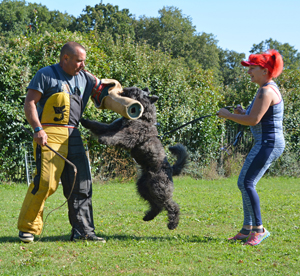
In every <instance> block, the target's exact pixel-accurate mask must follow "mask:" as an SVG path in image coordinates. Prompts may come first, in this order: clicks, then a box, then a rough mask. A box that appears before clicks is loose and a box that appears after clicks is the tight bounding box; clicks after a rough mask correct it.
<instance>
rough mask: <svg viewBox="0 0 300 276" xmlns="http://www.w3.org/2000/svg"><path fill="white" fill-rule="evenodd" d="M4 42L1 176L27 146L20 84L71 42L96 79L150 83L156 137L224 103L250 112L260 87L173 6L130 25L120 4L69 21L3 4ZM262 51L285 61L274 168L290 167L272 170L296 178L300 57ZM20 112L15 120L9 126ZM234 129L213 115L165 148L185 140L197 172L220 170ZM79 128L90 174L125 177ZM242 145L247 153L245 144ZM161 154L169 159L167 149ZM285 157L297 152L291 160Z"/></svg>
mask: <svg viewBox="0 0 300 276" xmlns="http://www.w3.org/2000/svg"><path fill="white" fill-rule="evenodd" d="M67 29H69V30H71V32H70V31H66V30H67ZM57 31H58V32H57ZM79 31H80V32H79ZM0 36H1V42H0V50H1V51H0V58H1V61H2V62H1V64H0V104H1V108H0V110H1V114H0V133H1V134H0V150H1V153H0V165H1V166H2V168H3V170H2V171H1V172H0V178H4V177H9V178H11V179H15V178H16V177H17V178H20V177H21V178H22V176H21V175H22V170H21V173H20V170H19V167H22V162H23V161H22V159H23V151H24V150H23V149H22V142H23V141H28V140H30V137H29V136H28V135H27V134H26V133H24V132H23V131H22V130H21V129H20V126H21V125H22V124H23V122H24V115H23V101H24V96H25V93H26V92H25V91H26V86H27V85H28V83H29V81H30V79H31V78H32V76H33V75H34V74H35V73H36V72H37V70H39V69H40V68H42V67H44V66H47V65H50V64H53V63H56V62H57V61H58V56H59V52H60V49H61V47H62V45H63V44H64V43H65V42H66V41H69V40H75V41H77V42H79V43H81V44H83V45H84V46H85V48H86V49H87V52H88V55H87V62H86V64H87V66H86V69H87V70H88V71H90V72H91V73H93V74H94V75H96V76H98V77H99V78H114V79H117V80H119V81H120V82H121V84H122V85H123V86H124V87H125V86H138V87H140V88H144V87H149V88H150V90H151V91H152V93H153V94H155V95H158V96H159V101H158V102H157V104H156V105H157V119H158V123H159V125H158V130H159V133H160V135H163V134H165V133H167V132H169V131H172V130H173V129H175V128H177V127H179V126H181V125H183V124H184V123H186V122H190V121H192V120H194V119H196V118H199V117H202V116H203V115H209V114H211V115H214V114H215V113H216V111H217V110H218V109H219V108H220V107H223V106H232V105H236V104H241V105H242V106H243V107H244V108H246V107H247V106H248V105H249V104H250V102H251V100H252V99H253V96H254V95H255V92H256V90H257V87H256V85H255V84H253V83H251V81H250V78H249V76H248V74H247V72H246V71H247V69H245V68H242V66H241V65H240V61H241V60H242V59H244V57H245V56H244V54H240V53H237V52H234V51H230V50H222V49H220V48H218V46H217V43H218V41H217V40H216V39H215V37H214V35H213V34H207V33H204V32H202V33H196V31H195V26H193V25H192V19H191V18H190V17H189V16H185V15H183V14H182V11H181V10H180V9H178V8H176V7H173V6H171V7H164V8H163V9H161V10H159V16H158V17H157V18H154V17H150V18H147V17H145V16H144V17H140V18H139V19H136V18H134V16H133V15H132V14H131V13H130V12H129V10H128V9H122V10H119V7H118V6H114V5H111V4H102V3H100V4H97V5H95V6H94V7H91V6H86V9H85V10H84V11H83V13H82V14H81V15H80V16H79V17H78V18H77V19H76V20H75V18H74V17H72V16H69V15H68V14H66V13H65V14H62V13H59V12H58V11H49V10H48V9H47V8H46V7H45V6H42V5H40V4H36V3H33V4H32V3H27V2H25V1H19V0H13V1H12V0H4V1H2V2H1V3H0ZM267 48H275V49H277V50H278V51H279V52H280V53H281V54H282V55H283V58H284V62H285V70H284V72H283V74H282V75H281V76H280V77H279V78H278V79H277V80H276V81H277V82H278V84H279V86H280V88H281V91H282V93H283V97H284V101H285V107H286V110H285V118H284V127H285V137H286V142H287V147H286V151H285V153H284V155H286V156H283V157H282V158H281V159H280V160H279V161H280V162H278V163H277V165H278V164H281V165H282V168H291V171H290V172H288V170H285V169H282V170H277V171H278V172H279V171H280V172H282V174H284V173H285V172H286V173H287V174H288V175H294V174H296V173H297V172H296V171H297V170H294V169H292V168H293V166H290V165H289V163H290V162H293V164H298V163H297V162H299V158H297V156H299V154H298V153H299V140H300V138H299V134H300V133H299V131H298V125H299V119H298V118H299V116H298V115H299V106H298V103H299V99H298V98H299V95H300V94H299V93H300V92H299V80H300V77H299V70H297V69H299V58H300V57H299V53H298V52H297V50H295V49H294V47H292V46H290V45H289V44H288V43H285V44H282V43H280V42H277V41H276V40H275V41H274V40H272V39H269V40H266V41H262V42H261V43H259V44H254V45H253V48H252V49H251V52H258V51H265V50H266V49H267ZM17 116H18V118H19V119H20V120H21V123H19V122H16V121H15V118H16V117H17ZM84 116H86V117H89V118H91V119H94V120H99V121H102V122H107V123H109V122H111V121H113V120H114V119H116V118H118V117H119V115H118V114H116V113H114V112H112V111H107V110H105V111H100V110H96V109H95V108H94V106H93V105H92V103H91V102H90V103H89V104H88V108H87V109H86V111H85V115H84ZM25 126H26V127H28V128H30V127H29V126H28V125H26V124H25ZM235 127H236V124H234V123H232V122H229V121H228V120H227V121H226V123H224V122H223V121H222V120H220V119H218V118H217V117H216V116H211V117H210V118H205V119H202V120H199V121H197V123H194V124H189V125H187V126H185V127H184V128H181V129H179V130H177V131H174V132H172V133H171V134H166V135H164V136H163V140H162V142H163V144H164V145H165V146H166V148H167V147H168V145H171V144H174V143H176V142H182V143H183V144H185V145H186V146H187V148H188V150H189V152H190V155H191V161H192V162H193V164H195V166H194V168H197V166H201V167H203V168H205V166H207V165H208V164H218V166H219V167H220V173H221V171H222V170H223V169H222V164H221V163H222V162H221V161H222V154H221V152H220V150H219V149H220V146H223V143H225V142H226V139H227V138H226V129H227V130H228V129H232V128H235ZM8 130H9V133H8ZM81 131H82V133H83V138H84V140H85V143H86V144H88V147H89V149H90V156H91V158H92V162H93V164H92V168H93V173H95V176H98V175H97V174H99V172H103V171H105V169H103V168H110V169H108V170H109V172H108V175H109V174H111V175H117V174H118V172H119V173H121V172H123V171H126V170H124V168H122V167H118V166H115V167H112V166H110V165H109V164H111V162H110V158H111V160H113V158H114V157H113V156H114V153H113V154H111V157H110V154H107V152H108V151H109V150H110V149H109V148H107V147H106V146H104V145H100V144H98V142H97V141H96V140H95V139H94V138H93V137H91V136H90V134H89V133H88V132H87V131H86V130H85V129H83V128H81ZM248 144H249V143H247V145H246V146H245V147H243V148H244V149H246V148H248ZM16 145H20V146H19V147H20V149H16ZM242 153H243V154H244V152H242ZM118 154H119V155H118V158H123V160H125V159H126V162H124V163H123V162H120V163H122V164H124V166H123V167H126V166H129V167H130V169H129V170H128V171H129V172H130V173H129V175H131V172H133V171H134V164H133V163H132V162H130V158H128V155H127V154H126V153H125V152H118ZM167 154H168V156H169V152H168V151H167ZM287 156H289V157H291V156H293V160H294V161H291V158H286V157H287ZM169 157H170V156H169ZM119 160H121V159H119ZM220 162H221V163H220ZM190 171H193V169H191V170H190ZM193 174H194V173H193ZM221 174H222V173H221ZM102 176H103V175H102ZM103 177H104V176H103ZM105 177H106V174H105ZM100 178H101V177H100Z"/></svg>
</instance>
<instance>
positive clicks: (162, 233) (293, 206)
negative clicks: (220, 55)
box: [0, 177, 300, 276]
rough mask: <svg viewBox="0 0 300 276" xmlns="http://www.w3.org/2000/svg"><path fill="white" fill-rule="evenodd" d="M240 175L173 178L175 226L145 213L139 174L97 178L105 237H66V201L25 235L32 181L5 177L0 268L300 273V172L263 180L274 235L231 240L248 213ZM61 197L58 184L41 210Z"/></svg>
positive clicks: (0, 190)
mask: <svg viewBox="0 0 300 276" xmlns="http://www.w3.org/2000/svg"><path fill="white" fill-rule="evenodd" d="M236 180H237V179H236V178H229V179H221V180H214V181H205V180H195V179H191V178H188V177H184V178H175V179H174V182H175V193H174V199H175V200H176V201H177V202H178V203H179V204H180V206H181V220H180V224H179V227H178V228H177V229H176V230H174V231H170V230H168V229H167V217H166V213H162V214H160V215H159V216H158V217H156V218H155V219H154V220H153V221H151V222H144V221H143V220H142V217H143V214H144V211H146V209H147V205H146V204H145V203H144V202H143V201H142V200H140V199H139V197H138V196H137V194H136V192H135V185H134V182H130V183H121V184H120V183H116V182H113V183H108V184H94V186H93V207H94V220H95V226H96V233H97V234H98V235H99V236H102V237H104V238H106V240H107V243H106V244H98V243H93V242H87V241H82V242H78V243H73V242H69V237H70V225H69V223H68V218H67V207H66V205H65V206H63V207H62V208H60V209H59V210H57V211H55V212H53V213H52V214H50V216H49V217H48V219H47V224H46V227H45V231H44V233H43V237H42V239H41V240H40V241H39V242H34V243H31V244H25V243H21V242H20V241H19V240H18V238H17V234H18V230H17V228H16V225H17V219H18V214H19V210H20V208H21V204H22V201H23V198H24V195H25V192H26V189H27V186H26V185H25V184H2V185H0V202H1V213H0V225H1V232H0V244H1V247H0V275H139V276H140V275H268V276H270V275H300V244H299V236H300V230H299V226H300V211H299V210H300V201H299V198H300V197H299V196H300V191H299V179H293V178H264V179H262V180H261V181H260V183H258V187H257V188H258V192H259V194H260V199H261V208H262V217H263V221H264V226H265V227H266V228H267V229H268V230H269V231H270V232H271V236H270V237H269V238H268V239H267V240H265V241H263V242H262V243H261V244H260V245H259V246H256V247H250V246H243V245H242V243H240V242H228V241H227V238H228V237H229V236H231V235H234V234H235V233H237V231H238V230H239V229H240V228H241V225H242V221H243V217H242V209H241V195H240V191H239V190H238V188H237V185H236ZM63 202H64V198H63V196H62V187H59V189H58V191H57V192H56V193H55V194H54V195H53V196H51V197H50V198H49V199H48V200H47V201H46V206H45V211H44V214H45V215H46V214H48V212H49V211H51V210H52V209H53V208H55V207H57V206H59V205H61V204H62V203H63ZM36 240H38V237H36Z"/></svg>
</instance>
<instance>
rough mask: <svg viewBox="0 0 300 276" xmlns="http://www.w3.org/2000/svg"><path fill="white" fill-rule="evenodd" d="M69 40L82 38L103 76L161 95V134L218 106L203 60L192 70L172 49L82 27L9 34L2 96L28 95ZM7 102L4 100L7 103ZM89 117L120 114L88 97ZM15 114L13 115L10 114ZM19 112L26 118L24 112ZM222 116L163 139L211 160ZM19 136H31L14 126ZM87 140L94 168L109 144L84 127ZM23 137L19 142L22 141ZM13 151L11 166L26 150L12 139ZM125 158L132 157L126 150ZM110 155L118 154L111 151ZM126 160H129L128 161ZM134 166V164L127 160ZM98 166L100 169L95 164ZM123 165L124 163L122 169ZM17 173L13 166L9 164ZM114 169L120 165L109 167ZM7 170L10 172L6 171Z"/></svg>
mask: <svg viewBox="0 0 300 276" xmlns="http://www.w3.org/2000/svg"><path fill="white" fill-rule="evenodd" d="M69 40H73V41H77V42H79V43H81V44H82V45H83V46H84V47H85V48H86V49H87V53H88V55H87V56H88V57H87V61H86V64H87V66H86V69H87V70H88V71H90V72H91V73H92V74H94V75H96V76H98V77H99V78H103V77H104V78H114V79H117V80H119V81H120V82H121V84H122V85H123V86H124V87H126V86H138V87H140V88H144V87H146V86H147V87H149V88H150V90H151V91H152V93H153V94H155V95H157V96H159V97H160V99H159V101H158V103H157V118H158V122H159V124H160V126H159V131H160V134H163V133H166V132H167V131H170V130H172V129H173V128H175V127H178V126H180V125H182V124H183V123H185V122H188V121H191V120H193V119H195V118H197V117H200V116H203V115H207V114H208V113H212V112H216V111H217V110H218V108H219V107H218V105H219V104H220V101H221V99H222V97H221V94H220V93H221V91H220V88H219V86H218V85H217V84H216V83H215V81H214V77H213V73H212V71H210V70H203V69H202V68H201V67H200V66H199V67H198V68H197V70H190V69H189V68H188V67H187V66H186V65H185V63H184V62H182V60H181V59H173V58H171V56H170V55H169V54H166V53H163V52H161V51H160V50H152V49H151V48H150V46H149V45H147V44H140V45H139V44H135V43H134V41H133V40H132V39H131V38H130V37H126V38H124V37H123V38H121V37H117V38H116V39H115V40H114V39H113V36H112V35H111V34H108V33H107V32H104V33H103V34H102V35H101V38H98V37H97V33H96V32H90V33H88V34H86V35H83V34H81V33H71V32H58V33H46V34H44V35H42V34H39V33H32V34H31V35H30V36H28V37H25V36H19V37H16V38H13V39H11V40H9V44H8V45H7V44H3V46H2V47H3V51H2V52H1V54H0V55H2V59H3V60H4V62H3V64H2V65H0V66H2V68H3V70H2V72H3V73H2V75H1V76H2V78H0V83H1V84H2V86H1V101H2V102H4V101H6V102H7V103H12V102H13V101H15V100H16V99H18V98H20V96H21V95H24V93H25V88H26V86H27V85H28V83H29V81H30V79H31V78H32V76H33V75H34V74H35V72H37V70H39V69H40V68H42V67H44V66H47V65H50V64H53V63H56V62H57V61H58V56H59V51H60V48H61V47H62V45H63V44H64V43H65V42H66V41H69ZM3 106H4V107H5V106H6V105H4V104H3ZM18 106H19V111H18V113H19V114H23V112H22V111H21V110H22V102H19V103H18ZM85 116H86V117H89V118H91V119H95V120H99V121H102V122H107V123H109V122H111V121H112V120H114V119H116V118H117V117H119V115H118V114H117V113H114V112H109V111H102V112H101V111H99V110H97V109H96V108H94V106H93V105H92V104H91V103H90V104H89V105H88V108H87V109H86V113H85ZM8 117H9V110H5V111H4V112H3V115H2V117H1V128H2V132H3V133H6V132H5V130H6V128H7V123H8V121H7V118H8ZM10 117H12V118H11V120H14V118H15V117H14V115H11V116H10ZM21 117H23V118H24V116H23V115H21ZM219 125H220V120H218V119H217V117H212V118H210V119H206V120H203V121H200V122H199V123H197V124H194V125H189V126H187V127H185V128H182V129H181V130H180V131H178V132H176V133H174V134H172V135H168V136H166V137H165V139H164V141H163V143H164V144H165V146H166V147H167V146H168V145H170V144H174V143H175V142H179V141H180V142H184V144H185V145H186V146H187V148H188V150H189V151H191V153H192V154H191V156H192V159H193V160H196V161H197V162H200V163H207V162H208V159H210V158H216V157H217V156H218V148H219V140H218V137H219ZM19 133H21V137H20V141H21V140H22V139H23V138H24V136H25V137H27V136H26V135H27V134H25V133H23V132H22V130H21V129H20V128H19V129H16V130H15V131H13V132H12V133H11V134H10V135H12V136H16V137H18V135H19ZM83 136H84V140H85V141H86V143H87V144H88V146H89V149H90V156H91V157H92V160H93V164H92V167H93V168H95V171H94V172H96V171H97V170H98V171H101V170H99V168H100V167H101V166H102V165H105V163H109V160H108V159H107V158H108V157H107V155H105V153H106V147H105V146H103V145H99V144H98V142H96V141H95V139H93V137H90V134H89V133H87V131H85V130H83ZM4 141H8V140H7V134H6V135H2V136H1V147H4V145H6V143H7V142H4ZM20 141H19V143H20ZM8 143H9V146H8V149H9V151H8V152H7V151H3V154H5V155H3V156H2V158H3V159H0V160H1V162H2V163H4V162H6V164H7V168H10V169H12V166H11V164H12V162H15V160H16V159H17V160H19V161H20V162H21V160H22V156H21V155H19V154H17V155H16V154H13V152H14V151H15V146H14V144H13V143H11V142H8ZM123 157H124V158H128V156H127V155H126V154H125V155H123ZM111 160H115V159H114V156H113V155H112V156H111ZM125 164H127V163H125ZM129 164H131V166H132V167H133V166H134V164H133V163H132V162H129ZM97 167H98V169H97ZM120 170H121V169H120ZM11 173H12V174H14V169H12V170H11ZM109 173H110V174H111V175H116V173H117V172H116V167H112V170H111V171H109ZM3 174H4V175H5V174H7V171H4V172H3Z"/></svg>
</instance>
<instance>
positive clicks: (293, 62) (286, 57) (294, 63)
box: [250, 38, 300, 69]
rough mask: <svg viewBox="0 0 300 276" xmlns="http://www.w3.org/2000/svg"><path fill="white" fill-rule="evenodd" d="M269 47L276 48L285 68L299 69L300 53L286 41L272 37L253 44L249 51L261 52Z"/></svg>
mask: <svg viewBox="0 0 300 276" xmlns="http://www.w3.org/2000/svg"><path fill="white" fill-rule="evenodd" d="M269 49H275V50H277V51H278V52H279V53H280V54H281V55H282V58H283V61H284V68H285V69H300V53H298V51H297V50H296V49H295V48H294V46H291V45H290V44H288V43H284V44H282V43H280V42H278V41H276V40H273V39H272V38H270V39H267V40H265V41H262V42H260V43H259V44H253V46H252V48H251V50H250V53H252V54H254V53H261V52H265V51H267V50H269Z"/></svg>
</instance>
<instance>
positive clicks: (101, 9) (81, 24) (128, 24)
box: [70, 2, 134, 38]
mask: <svg viewBox="0 0 300 276" xmlns="http://www.w3.org/2000/svg"><path fill="white" fill-rule="evenodd" d="M132 22H133V17H132V15H131V14H130V13H129V10H128V9H122V10H119V7H118V6H113V5H111V4H106V5H105V4H102V2H101V3H99V4H96V5H95V7H91V6H86V8H85V9H84V10H83V13H82V14H81V15H80V16H79V17H78V18H77V19H76V22H74V24H73V26H72V27H71V28H70V29H71V30H72V31H80V32H85V33H87V32H90V31H95V32H96V33H98V34H99V35H101V33H103V32H104V31H107V32H108V33H110V34H111V35H112V36H113V37H114V38H115V37H117V36H118V35H121V36H134V29H133V25H132Z"/></svg>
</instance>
